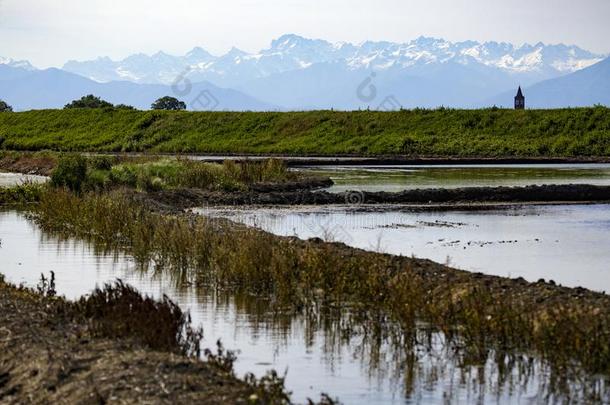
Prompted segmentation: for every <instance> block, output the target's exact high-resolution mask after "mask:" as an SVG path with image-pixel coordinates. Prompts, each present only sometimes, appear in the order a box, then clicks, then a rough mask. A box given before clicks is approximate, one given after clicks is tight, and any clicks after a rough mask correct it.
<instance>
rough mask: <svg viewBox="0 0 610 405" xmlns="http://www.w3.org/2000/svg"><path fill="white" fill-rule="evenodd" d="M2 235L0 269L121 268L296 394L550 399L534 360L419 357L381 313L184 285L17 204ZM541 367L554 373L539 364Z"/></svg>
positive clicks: (97, 276)
mask: <svg viewBox="0 0 610 405" xmlns="http://www.w3.org/2000/svg"><path fill="white" fill-rule="evenodd" d="M0 240H1V245H0V268H1V269H0V272H1V273H3V274H4V275H5V276H6V278H7V279H8V280H9V281H11V282H14V283H25V284H26V285H29V286H34V285H36V283H37V280H39V278H40V273H42V272H44V273H46V274H47V275H48V272H49V271H51V270H53V271H55V273H56V278H57V290H58V292H59V293H60V294H62V295H66V296H67V297H69V298H76V297H78V296H81V295H83V294H86V293H88V292H90V291H91V290H92V289H93V288H94V287H95V286H96V285H99V284H102V283H104V282H107V281H111V280H114V279H116V278H121V279H122V280H124V281H125V282H127V283H129V284H131V285H133V286H135V287H136V288H138V289H139V290H141V291H143V292H146V293H149V294H152V295H154V296H156V297H160V296H161V295H162V294H167V295H168V296H169V297H170V298H172V299H173V300H174V301H175V302H177V303H178V304H179V305H180V306H181V307H182V308H183V309H188V310H190V311H191V313H192V315H193V321H194V322H195V323H196V324H200V325H202V326H203V328H204V337H205V341H204V345H205V346H207V347H212V346H213V345H214V343H215V341H216V340H217V339H221V340H222V341H223V343H224V345H225V347H227V348H229V349H240V350H241V353H240V354H239V355H238V362H237V364H236V369H237V373H238V375H243V374H244V373H246V372H250V371H252V372H255V374H257V375H259V376H260V375H262V374H264V372H265V371H266V370H269V369H272V368H273V369H276V370H278V371H279V372H280V373H282V372H284V371H287V372H288V374H287V380H286V384H287V387H288V388H289V389H290V390H292V391H293V392H294V396H293V398H294V399H295V400H297V401H301V402H303V401H305V399H306V398H307V397H312V398H318V395H319V393H321V392H327V393H329V394H331V395H332V396H333V397H339V398H340V399H341V400H342V401H343V402H344V403H346V404H385V403H441V402H443V401H451V402H452V403H473V402H477V403H513V402H516V401H524V402H545V401H544V396H545V395H547V394H548V390H549V385H548V383H544V381H542V380H539V379H538V378H537V377H536V375H537V374H536V373H535V372H536V369H537V368H536V366H534V367H529V368H527V369H518V370H513V371H512V372H509V373H502V372H501V370H499V369H498V368H497V366H496V365H495V364H494V363H493V362H491V361H490V362H488V364H486V365H484V366H480V367H468V368H462V367H458V365H457V364H458V363H457V361H456V360H455V359H452V358H451V356H449V355H447V353H446V352H443V351H442V349H439V352H438V353H437V352H432V353H429V352H426V351H423V350H421V349H413V350H415V353H416V357H415V359H414V358H413V357H411V356H409V355H408V354H409V353H412V352H411V351H410V350H407V345H406V344H405V343H404V342H401V341H398V342H397V341H395V340H393V339H392V338H391V336H395V335H393V334H392V332H393V325H391V323H389V322H378V321H377V320H376V322H375V323H374V325H375V327H370V325H368V324H367V323H366V322H363V321H361V320H358V319H357V318H354V317H353V316H352V315H351V314H350V312H349V310H348V309H347V308H343V309H342V310H341V313H337V312H336V311H335V312H331V311H327V310H324V309H319V310H317V311H316V310H313V311H311V312H308V313H298V314H295V313H292V312H286V313H283V312H278V309H277V308H274V307H273V305H272V303H271V302H269V301H267V300H263V299H260V298H253V297H251V296H236V295H231V294H223V293H219V292H214V291H209V290H206V289H195V288H193V287H178V286H176V285H175V283H174V282H173V281H172V280H170V279H168V278H166V277H163V276H154V275H153V274H150V273H148V272H142V271H140V270H138V268H137V266H136V264H135V263H134V261H133V260H132V259H131V258H129V257H127V256H125V255H122V254H105V253H103V252H100V251H96V250H95V249H94V248H93V247H92V246H91V245H89V244H87V243H84V242H82V241H78V240H74V239H68V240H59V239H57V238H56V237H52V236H49V235H47V234H45V233H43V232H41V231H40V230H39V229H38V228H37V227H36V226H35V225H34V224H33V223H32V222H31V221H29V220H27V219H26V218H25V217H24V216H23V215H22V214H19V213H17V212H14V211H5V212H2V211H0ZM440 343H441V342H439V343H438V344H436V345H435V347H440V346H441V345H440ZM504 368H505V367H504ZM538 375H549V374H548V373H545V372H540V370H538ZM541 381H542V382H541ZM545 384H546V385H545ZM604 389H605V388H603V385H602V390H604ZM551 392H552V391H551ZM553 398H554V396H553V394H552V393H551V396H550V397H549V399H550V400H551V401H552V400H553Z"/></svg>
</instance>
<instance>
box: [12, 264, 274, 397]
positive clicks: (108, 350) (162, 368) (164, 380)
mask: <svg viewBox="0 0 610 405" xmlns="http://www.w3.org/2000/svg"><path fill="white" fill-rule="evenodd" d="M69 305H70V303H68V302H67V301H65V300H63V299H62V298H57V297H49V296H46V295H42V294H40V293H37V292H35V291H33V290H28V289H24V288H17V287H15V286H13V285H10V284H8V283H5V282H4V281H3V279H2V276H1V275H0V402H1V403H3V404H21V403H101V404H103V403H107V402H113V403H149V404H164V403H167V404H173V403H203V404H226V403H235V404H239V403H262V402H267V401H269V402H271V403H280V401H279V398H278V400H277V401H276V400H275V398H265V397H266V395H267V394H266V393H265V392H264V391H260V389H261V388H260V386H253V385H252V383H250V382H246V381H243V380H240V379H238V378H236V377H235V376H234V374H233V373H232V372H231V371H229V370H226V369H223V368H222V367H219V366H218V365H214V364H211V363H209V362H203V361H199V360H196V359H193V358H187V357H185V356H182V355H178V354H172V353H167V352H160V351H154V350H151V349H148V348H146V347H144V346H142V345H140V344H138V343H137V342H133V341H131V340H128V339H105V338H99V337H97V335H94V334H93V333H92V331H91V326H90V323H88V322H83V321H82V320H77V319H75V318H74V317H73V315H71V314H70V312H69V311H66V310H65V307H66V306H69ZM263 400H264V401H263ZM284 403H285V402H284Z"/></svg>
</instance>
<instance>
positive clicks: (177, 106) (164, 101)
mask: <svg viewBox="0 0 610 405" xmlns="http://www.w3.org/2000/svg"><path fill="white" fill-rule="evenodd" d="M150 108H151V109H153V110H170V111H180V110H186V104H185V103H184V101H180V100H178V99H177V98H174V97H169V96H165V97H161V98H160V99H158V100H157V101H155V102H154V103H153V104H152V105H151V106H150Z"/></svg>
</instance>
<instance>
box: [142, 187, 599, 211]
mask: <svg viewBox="0 0 610 405" xmlns="http://www.w3.org/2000/svg"><path fill="white" fill-rule="evenodd" d="M138 198H141V199H142V200H146V201H147V202H148V203H149V204H152V205H153V206H155V207H157V208H162V207H165V209H166V210H169V211H171V210H173V209H180V210H182V209H186V208H192V207H197V206H203V205H333V204H335V205H336V204H343V205H351V206H359V205H363V204H407V205H408V204H414V205H450V206H455V205H458V204H459V205H468V204H472V205H478V206H481V205H482V204H486V203H493V204H495V205H496V206H497V205H498V204H502V203H506V204H510V203H559V202H564V203H574V202H610V187H609V186H593V185H586V184H568V185H543V186H526V187H468V188H457V189H418V190H406V191H402V192H398V193H389V192H383V191H380V192H366V191H365V192H360V191H351V192H344V193H329V192H327V191H311V190H300V191H287V192H285V191H279V192H278V191H270V192H269V191H267V192H257V191H249V192H208V191H203V190H195V189H178V190H166V191H160V192H156V193H148V194H140V195H139V196H138Z"/></svg>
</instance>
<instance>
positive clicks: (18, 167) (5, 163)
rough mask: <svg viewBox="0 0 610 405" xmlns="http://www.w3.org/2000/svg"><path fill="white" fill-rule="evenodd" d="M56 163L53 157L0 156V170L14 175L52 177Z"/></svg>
mask: <svg viewBox="0 0 610 405" xmlns="http://www.w3.org/2000/svg"><path fill="white" fill-rule="evenodd" d="M56 163H57V162H56V160H55V159H54V158H53V157H51V156H40V155H29V154H20V155H10V154H9V155H5V156H0V170H3V171H6V172H13V173H23V174H35V175H38V176H50V175H51V172H52V171H53V169H54V168H55V165H56Z"/></svg>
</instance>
